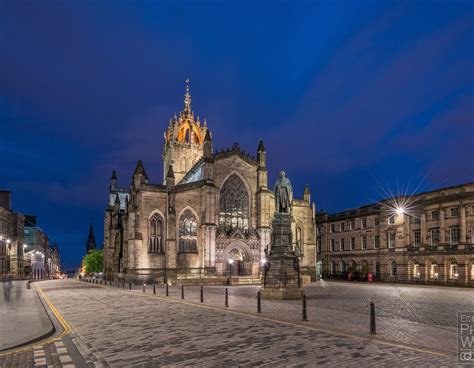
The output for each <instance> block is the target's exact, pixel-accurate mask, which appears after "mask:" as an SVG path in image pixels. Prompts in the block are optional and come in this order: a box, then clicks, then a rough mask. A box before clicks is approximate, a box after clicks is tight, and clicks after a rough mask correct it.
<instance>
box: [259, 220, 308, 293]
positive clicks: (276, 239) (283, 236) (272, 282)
mask: <svg viewBox="0 0 474 368" xmlns="http://www.w3.org/2000/svg"><path fill="white" fill-rule="evenodd" d="M272 227H273V233H272V246H271V249H270V254H269V255H268V259H267V263H266V264H265V272H264V277H263V285H262V289H261V293H260V295H261V296H262V298H265V299H301V298H302V297H303V289H302V288H301V280H300V273H299V258H298V257H297V256H296V255H295V252H294V251H293V249H292V246H291V241H292V236H291V215H290V214H289V213H275V217H274V219H273V223H272Z"/></svg>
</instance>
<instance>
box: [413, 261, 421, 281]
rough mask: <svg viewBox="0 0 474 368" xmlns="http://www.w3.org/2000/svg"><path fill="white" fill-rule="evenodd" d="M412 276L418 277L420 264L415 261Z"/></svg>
mask: <svg viewBox="0 0 474 368" xmlns="http://www.w3.org/2000/svg"><path fill="white" fill-rule="evenodd" d="M413 277H414V278H416V279H418V278H420V265H419V264H418V263H417V262H415V263H414V264H413Z"/></svg>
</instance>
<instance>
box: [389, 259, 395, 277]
mask: <svg viewBox="0 0 474 368" xmlns="http://www.w3.org/2000/svg"><path fill="white" fill-rule="evenodd" d="M390 276H391V277H395V276H397V262H395V261H392V262H390Z"/></svg>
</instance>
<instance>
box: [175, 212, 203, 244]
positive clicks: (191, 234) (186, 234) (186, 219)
mask: <svg viewBox="0 0 474 368" xmlns="http://www.w3.org/2000/svg"><path fill="white" fill-rule="evenodd" d="M179 252H180V253H198V250H197V220H196V217H195V216H194V214H193V213H192V212H191V210H189V209H187V210H186V211H184V212H183V214H182V215H181V217H180V218H179Z"/></svg>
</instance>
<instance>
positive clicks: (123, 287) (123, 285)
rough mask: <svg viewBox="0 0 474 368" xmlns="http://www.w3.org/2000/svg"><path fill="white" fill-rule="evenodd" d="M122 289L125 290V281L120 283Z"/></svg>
mask: <svg viewBox="0 0 474 368" xmlns="http://www.w3.org/2000/svg"><path fill="white" fill-rule="evenodd" d="M122 289H125V281H124V282H122Z"/></svg>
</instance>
